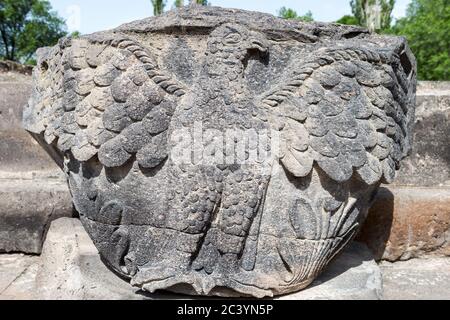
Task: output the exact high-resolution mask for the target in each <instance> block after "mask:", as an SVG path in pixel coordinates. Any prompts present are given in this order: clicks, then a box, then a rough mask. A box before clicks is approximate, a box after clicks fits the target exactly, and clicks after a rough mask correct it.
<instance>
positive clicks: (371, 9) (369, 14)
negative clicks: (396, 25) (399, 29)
mask: <svg viewBox="0 0 450 320" xmlns="http://www.w3.org/2000/svg"><path fill="white" fill-rule="evenodd" d="M350 6H351V7H352V12H353V15H354V17H355V18H356V20H357V21H358V24H359V25H360V26H365V27H367V28H368V29H369V30H370V31H372V32H375V31H379V30H386V29H389V28H390V27H391V23H392V10H394V6H395V0H351V1H350Z"/></svg>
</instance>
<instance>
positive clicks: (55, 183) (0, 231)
mask: <svg viewBox="0 0 450 320" xmlns="http://www.w3.org/2000/svg"><path fill="white" fill-rule="evenodd" d="M72 216H73V206H72V203H71V196H70V192H69V190H68V188H67V185H66V182H65V181H61V180H57V179H35V180H17V179H14V180H12V179H2V178H1V177H0V252H24V253H32V254H39V253H40V252H41V248H42V243H43V241H44V238H45V233H46V231H47V228H48V226H49V224H50V222H51V221H53V220H54V219H57V218H60V217H72Z"/></svg>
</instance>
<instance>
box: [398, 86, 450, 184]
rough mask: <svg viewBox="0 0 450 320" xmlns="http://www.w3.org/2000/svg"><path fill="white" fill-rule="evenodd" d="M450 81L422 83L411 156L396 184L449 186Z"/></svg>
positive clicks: (403, 164)
mask: <svg viewBox="0 0 450 320" xmlns="http://www.w3.org/2000/svg"><path fill="white" fill-rule="evenodd" d="M449 137H450V82H426V81H423V82H419V86H418V88H417V108H416V124H415V130H414V145H413V149H412V152H411V156H410V157H408V158H407V159H405V161H404V162H403V163H402V168H401V170H400V171H399V174H398V179H397V180H396V182H395V185H399V186H402V185H407V186H416V187H439V186H450V143H449Z"/></svg>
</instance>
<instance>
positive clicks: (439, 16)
mask: <svg viewBox="0 0 450 320" xmlns="http://www.w3.org/2000/svg"><path fill="white" fill-rule="evenodd" d="M392 32H393V33H395V34H397V35H403V36H405V37H406V38H407V39H408V43H409V46H410V47H411V49H412V51H413V53H414V54H415V56H416V58H417V62H418V69H419V70H418V75H419V79H421V80H446V81H448V80H450V41H449V34H450V1H449V0H413V1H412V3H411V4H410V5H409V7H408V11H407V14H406V17H405V18H402V19H399V20H398V21H397V23H396V24H395V26H394V27H393V28H392Z"/></svg>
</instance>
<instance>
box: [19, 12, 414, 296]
mask: <svg viewBox="0 0 450 320" xmlns="http://www.w3.org/2000/svg"><path fill="white" fill-rule="evenodd" d="M33 76H34V89H33V94H32V97H31V98H30V100H29V103H28V106H27V107H26V108H25V110H24V125H25V128H26V129H27V130H28V131H29V132H30V133H32V135H33V136H34V137H35V138H36V139H37V140H38V141H39V142H40V143H41V145H42V146H43V147H44V148H45V149H46V150H47V151H48V152H49V153H50V154H51V155H52V157H53V158H54V160H55V161H56V162H57V163H58V164H59V165H60V167H61V168H62V169H63V170H64V172H65V173H66V175H67V179H68V181H69V186H70V190H71V192H72V195H73V201H74V204H75V207H76V209H77V210H78V212H79V213H80V218H81V221H82V223H83V225H84V227H85V229H86V230H87V232H88V233H89V235H90V236H91V237H92V239H93V241H94V243H95V245H96V246H97V248H98V250H99V252H100V255H101V257H102V258H103V259H104V261H105V262H106V263H107V265H108V266H109V267H110V268H111V269H112V270H114V271H115V272H116V273H118V274H119V275H120V276H122V277H126V278H127V279H129V280H130V281H131V284H132V285H134V286H136V287H138V288H141V289H143V290H145V291H148V292H155V291H156V290H159V289H168V290H170V291H173V292H177V293H186V294H193V295H216V296H222V297H233V296H253V297H266V296H269V297H271V296H276V295H283V294H287V293H291V292H296V291H299V290H301V289H304V288H306V287H307V286H308V285H310V284H311V283H312V282H313V280H314V279H315V278H316V277H317V276H318V275H319V274H320V273H321V272H322V271H323V270H324V269H325V268H326V267H327V265H328V264H329V263H330V261H331V260H332V259H333V258H334V257H336V255H338V254H339V253H340V252H341V251H342V249H343V248H344V247H345V246H346V245H347V244H348V243H349V242H350V241H351V240H352V239H353V237H354V236H355V235H356V233H357V231H358V229H359V227H360V226H361V223H362V222H363V221H364V219H365V218H366V215H367V212H368V209H369V207H370V205H371V203H372V201H373V199H374V197H375V195H376V192H377V190H378V188H379V186H380V184H381V183H391V182H392V181H393V180H394V178H395V174H396V170H397V169H399V165H400V162H401V160H402V159H403V158H405V157H406V156H407V155H408V153H409V151H410V149H411V142H412V141H411V140H412V139H411V137H412V130H413V124H414V110H415V91H416V63H415V59H414V56H413V55H412V53H411V52H410V50H409V48H408V45H407V44H406V41H405V40H404V39H403V38H397V37H387V36H379V35H374V34H370V33H369V32H368V31H366V30H364V29H362V28H359V27H353V26H342V25H336V24H324V23H303V22H299V21H288V20H283V19H280V18H276V17H273V16H271V15H267V14H261V13H255V12H247V11H241V10H231V9H221V8H216V7H190V8H184V9H179V10H174V11H171V12H169V13H167V14H165V15H163V16H160V17H153V18H149V19H146V20H142V21H136V22H132V23H129V24H126V25H123V26H121V27H119V28H116V29H114V30H111V31H105V32H99V33H95V34H92V35H87V36H81V37H80V38H76V39H71V38H65V39H62V40H60V42H59V44H58V45H56V46H55V47H53V48H43V49H40V50H39V51H38V66H37V67H36V68H35V70H34V74H33Z"/></svg>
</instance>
